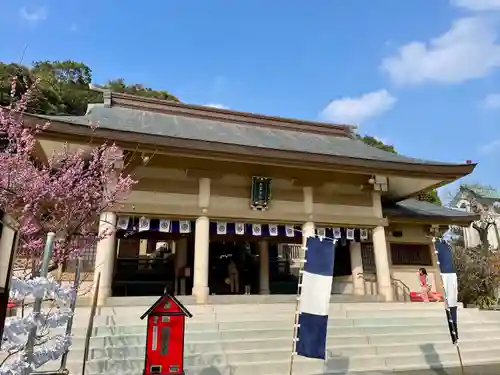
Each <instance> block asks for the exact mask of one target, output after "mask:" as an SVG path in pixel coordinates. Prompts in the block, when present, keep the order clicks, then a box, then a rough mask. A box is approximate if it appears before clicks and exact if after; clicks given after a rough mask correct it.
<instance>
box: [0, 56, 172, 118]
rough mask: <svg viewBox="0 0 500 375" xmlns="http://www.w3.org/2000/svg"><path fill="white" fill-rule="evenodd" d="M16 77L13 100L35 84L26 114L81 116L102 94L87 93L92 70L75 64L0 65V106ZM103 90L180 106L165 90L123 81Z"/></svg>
mask: <svg viewBox="0 0 500 375" xmlns="http://www.w3.org/2000/svg"><path fill="white" fill-rule="evenodd" d="M14 76H16V77H18V80H17V83H16V85H17V87H16V90H15V96H16V97H17V98H18V99H19V98H20V97H21V96H22V95H23V94H24V93H25V92H26V89H27V87H31V86H32V85H33V83H34V82H36V81H38V82H37V84H36V85H35V86H34V89H33V92H32V93H31V95H32V97H31V100H30V102H29V103H28V108H27V111H28V112H29V113H38V114H45V115H76V116H78V115H84V114H85V112H86V110H87V105H88V103H99V102H102V93H99V92H95V91H91V90H89V83H91V81H92V70H91V69H90V67H89V66H87V65H86V64H84V63H80V62H76V61H71V60H67V61H37V62H34V63H33V66H32V67H31V68H28V67H26V66H23V65H19V64H4V63H0V105H2V106H7V105H9V101H10V91H11V85H10V84H11V79H12V77H14ZM103 87H105V88H109V89H111V90H114V91H116V92H122V93H128V94H133V95H138V96H144V97H149V98H158V99H165V100H172V101H176V102H179V99H178V98H177V97H175V96H174V95H172V94H170V93H169V92H167V91H164V90H153V89H151V88H148V87H144V86H143V85H141V84H126V83H125V81H124V80H123V79H117V80H110V81H108V82H107V83H106V84H105V85H104V86H103Z"/></svg>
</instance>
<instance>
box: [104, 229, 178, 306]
mask: <svg viewBox="0 0 500 375" xmlns="http://www.w3.org/2000/svg"><path fill="white" fill-rule="evenodd" d="M178 236H179V235H178V234H172V233H160V232H140V233H134V234H131V235H127V234H125V233H120V232H118V233H117V258H116V262H115V266H114V274H113V285H112V290H113V296H159V295H162V294H163V293H164V292H165V290H167V291H169V292H170V293H173V292H174V289H175V285H176V284H175V278H176V270H175V254H174V252H173V248H174V246H173V244H172V243H173V241H174V240H175V239H177V237H178Z"/></svg>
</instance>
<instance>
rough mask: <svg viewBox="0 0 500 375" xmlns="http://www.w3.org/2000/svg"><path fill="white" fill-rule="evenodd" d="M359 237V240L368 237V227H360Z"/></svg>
mask: <svg viewBox="0 0 500 375" xmlns="http://www.w3.org/2000/svg"><path fill="white" fill-rule="evenodd" d="M359 237H360V238H361V240H367V239H368V229H360V230H359Z"/></svg>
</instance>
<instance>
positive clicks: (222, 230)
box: [217, 221, 227, 234]
mask: <svg viewBox="0 0 500 375" xmlns="http://www.w3.org/2000/svg"><path fill="white" fill-rule="evenodd" d="M217 234H227V223H226V222H225V221H218V222H217Z"/></svg>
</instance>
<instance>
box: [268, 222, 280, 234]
mask: <svg viewBox="0 0 500 375" xmlns="http://www.w3.org/2000/svg"><path fill="white" fill-rule="evenodd" d="M269 235H270V236H277V235H278V225H277V224H269Z"/></svg>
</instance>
